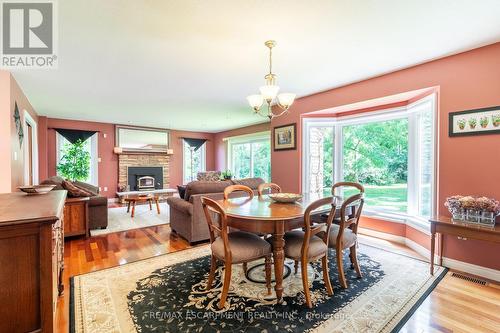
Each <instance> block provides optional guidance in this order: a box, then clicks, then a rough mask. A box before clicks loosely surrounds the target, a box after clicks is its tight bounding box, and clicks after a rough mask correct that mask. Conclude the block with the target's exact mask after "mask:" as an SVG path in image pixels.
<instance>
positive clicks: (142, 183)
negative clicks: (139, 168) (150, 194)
mask: <svg viewBox="0 0 500 333" xmlns="http://www.w3.org/2000/svg"><path fill="white" fill-rule="evenodd" d="M137 189H138V190H139V191H142V190H154V189H155V178H154V177H151V176H142V177H138V178H137Z"/></svg>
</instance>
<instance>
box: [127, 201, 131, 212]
mask: <svg viewBox="0 0 500 333" xmlns="http://www.w3.org/2000/svg"><path fill="white" fill-rule="evenodd" d="M127 213H130V201H129V202H127Z"/></svg>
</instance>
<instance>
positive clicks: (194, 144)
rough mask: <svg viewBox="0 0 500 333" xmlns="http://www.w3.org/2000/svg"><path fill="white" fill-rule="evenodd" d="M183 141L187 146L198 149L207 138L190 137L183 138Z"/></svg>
mask: <svg viewBox="0 0 500 333" xmlns="http://www.w3.org/2000/svg"><path fill="white" fill-rule="evenodd" d="M183 139H184V141H185V142H186V143H187V144H188V145H189V147H193V148H194V151H197V150H198V149H200V147H201V146H203V144H204V143H205V142H206V141H207V139H192V138H183Z"/></svg>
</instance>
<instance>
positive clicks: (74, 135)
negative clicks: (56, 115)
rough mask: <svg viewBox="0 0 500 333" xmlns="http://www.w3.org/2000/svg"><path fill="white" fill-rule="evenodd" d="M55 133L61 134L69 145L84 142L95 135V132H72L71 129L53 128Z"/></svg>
mask: <svg viewBox="0 0 500 333" xmlns="http://www.w3.org/2000/svg"><path fill="white" fill-rule="evenodd" d="M54 129H55V130H56V131H57V133H59V134H61V135H62V136H64V137H65V138H66V140H68V141H69V142H71V143H75V142H77V141H78V140H82V141H85V140H87V139H88V138H90V137H91V136H92V135H94V134H95V133H97V131H81V130H73V129H64V128H54Z"/></svg>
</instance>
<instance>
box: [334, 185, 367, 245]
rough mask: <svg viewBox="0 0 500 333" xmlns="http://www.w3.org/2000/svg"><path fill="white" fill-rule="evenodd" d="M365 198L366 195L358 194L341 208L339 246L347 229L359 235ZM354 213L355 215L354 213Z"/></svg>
mask: <svg viewBox="0 0 500 333" xmlns="http://www.w3.org/2000/svg"><path fill="white" fill-rule="evenodd" d="M364 197H365V195H364V193H358V194H355V195H351V196H350V197H349V198H347V199H346V200H344V202H343V203H342V206H341V207H340V228H339V234H338V236H337V244H339V242H340V240H341V239H342V234H343V233H344V230H345V228H350V229H351V230H352V232H354V233H355V234H357V233H358V224H359V218H360V217H361V211H362V210H363V205H364V203H365V199H364ZM351 209H353V210H351ZM353 211H354V213H352V212H353Z"/></svg>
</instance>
